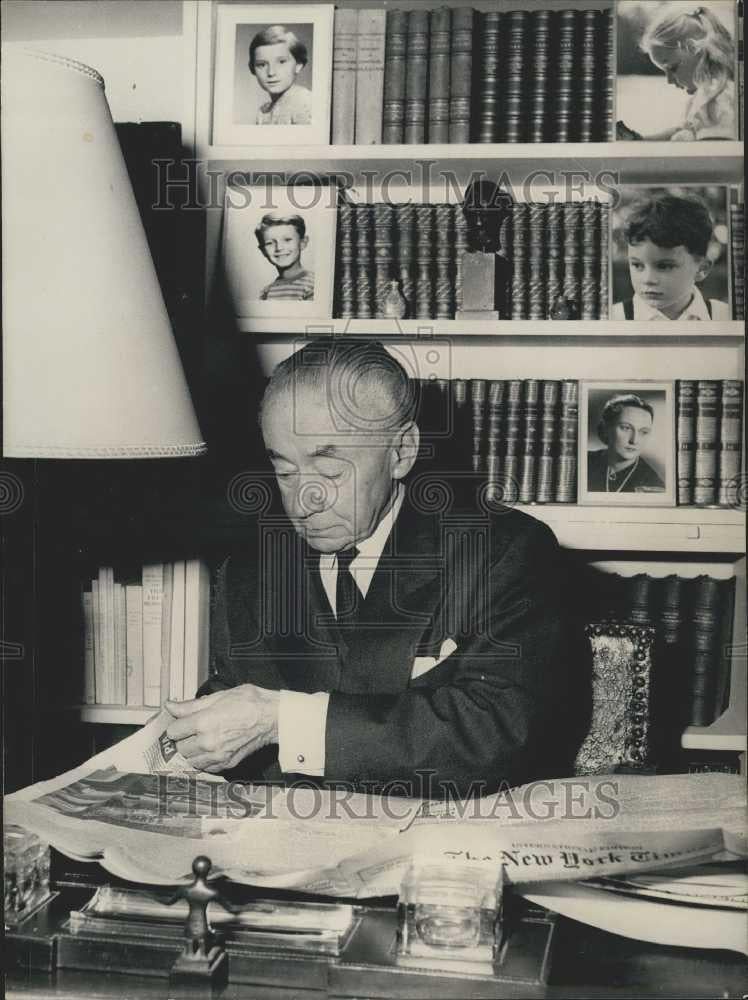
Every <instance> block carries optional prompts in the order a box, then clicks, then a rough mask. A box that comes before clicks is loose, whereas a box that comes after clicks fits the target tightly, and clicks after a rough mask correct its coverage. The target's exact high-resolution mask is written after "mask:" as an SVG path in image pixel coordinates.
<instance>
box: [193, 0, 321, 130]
mask: <svg viewBox="0 0 748 1000" xmlns="http://www.w3.org/2000/svg"><path fill="white" fill-rule="evenodd" d="M333 15H334V7H333V5H332V4H309V5H303V6H302V5H287V4H278V3H267V4H230V5H224V6H219V7H218V10H217V18H216V47H215V79H214V87H213V144H214V145H217V146H221V145H225V146H249V145H258V144H259V145H266V146H270V145H296V144H298V145H312V146H319V145H327V144H328V143H329V142H330V98H331V87H332V32H333Z"/></svg>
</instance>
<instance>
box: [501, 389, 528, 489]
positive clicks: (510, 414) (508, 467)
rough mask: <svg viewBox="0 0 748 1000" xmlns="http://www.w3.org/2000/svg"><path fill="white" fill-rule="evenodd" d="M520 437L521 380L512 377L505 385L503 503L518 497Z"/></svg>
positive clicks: (520, 456)
mask: <svg viewBox="0 0 748 1000" xmlns="http://www.w3.org/2000/svg"><path fill="white" fill-rule="evenodd" d="M522 439H523V435H522V380H521V379H518V378H512V379H509V380H508V381H507V385H506V417H505V424H504V466H503V469H502V477H501V478H502V486H503V490H504V502H505V503H516V502H517V500H518V499H519V485H520V476H521V474H522V465H521V461H522Z"/></svg>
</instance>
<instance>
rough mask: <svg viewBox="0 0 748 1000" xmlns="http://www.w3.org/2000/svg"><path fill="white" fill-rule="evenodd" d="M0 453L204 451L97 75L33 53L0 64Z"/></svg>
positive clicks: (25, 455) (170, 453)
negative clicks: (0, 217)
mask: <svg viewBox="0 0 748 1000" xmlns="http://www.w3.org/2000/svg"><path fill="white" fill-rule="evenodd" d="M2 83H3V88H2V90H3V93H2V109H3V114H2V154H3V157H2V184H3V191H2V207H3V390H4V401H3V450H4V453H5V456H6V457H9V458H149V457H153V458H156V457H162V456H179V455H198V454H201V453H202V452H203V451H204V450H205V445H204V443H203V441H202V439H201V434H200V428H199V426H198V423H197V419H196V417H195V413H194V410H193V407H192V401H191V399H190V395H189V391H188V388H187V383H186V381H185V377H184V372H183V370H182V365H181V361H180V359H179V354H178V351H177V347H176V344H175V342H174V337H173V334H172V329H171V324H170V321H169V317H168V314H167V312H166V307H165V305H164V300H163V296H162V294H161V289H160V287H159V283H158V279H157V278H156V272H155V270H154V266H153V261H152V259H151V254H150V251H149V249H148V243H147V241H146V236H145V232H144V230H143V225H142V223H141V220H140V215H139V213H138V207H137V204H136V202H135V197H134V195H133V192H132V188H131V186H130V180H129V178H128V175H127V169H126V167H125V163H124V160H123V157H122V152H121V150H120V147H119V143H118V141H117V135H116V132H115V130H114V125H113V123H112V118H111V114H110V112H109V107H108V105H107V102H106V98H105V96H104V81H103V80H102V78H101V77H100V76H99V74H98V73H97V72H96V71H95V70H92V69H90V68H89V67H87V66H84V65H82V64H81V63H76V62H73V61H72V60H70V59H66V58H63V57H60V56H54V55H50V54H47V53H42V52H28V51H21V52H9V53H5V54H4V57H3V62H2Z"/></svg>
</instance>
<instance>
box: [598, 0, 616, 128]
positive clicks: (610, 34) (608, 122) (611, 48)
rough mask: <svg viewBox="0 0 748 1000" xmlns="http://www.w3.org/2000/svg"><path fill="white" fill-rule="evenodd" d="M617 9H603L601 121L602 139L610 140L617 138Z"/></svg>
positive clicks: (601, 12)
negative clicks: (614, 26) (615, 19)
mask: <svg viewBox="0 0 748 1000" xmlns="http://www.w3.org/2000/svg"><path fill="white" fill-rule="evenodd" d="M615 16H616V15H615V11H613V10H601V11H600V20H601V21H602V25H603V27H602V32H603V36H604V39H605V55H604V66H603V75H602V84H603V104H602V121H601V136H600V138H601V140H602V141H603V142H610V141H612V140H614V139H615V137H616V132H615V107H616V44H615V31H614V30H613V24H614V18H615Z"/></svg>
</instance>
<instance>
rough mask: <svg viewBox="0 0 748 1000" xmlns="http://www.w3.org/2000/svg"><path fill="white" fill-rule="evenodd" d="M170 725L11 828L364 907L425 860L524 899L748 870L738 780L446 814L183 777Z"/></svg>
mask: <svg viewBox="0 0 748 1000" xmlns="http://www.w3.org/2000/svg"><path fill="white" fill-rule="evenodd" d="M170 721H171V718H170V716H168V715H167V714H166V713H161V714H160V715H159V716H157V717H156V718H154V719H153V720H152V721H151V722H150V723H149V724H148V725H147V726H145V727H144V729H142V730H141V731H140V732H138V733H136V734H135V735H134V736H132V737H129V738H128V739H127V740H124V741H123V742H122V743H120V744H118V745H117V746H115V747H112V748H111V749H110V750H108V751H105V752H104V753H103V754H99V755H97V756H96V757H93V758H92V759H91V760H90V761H88V762H87V764H85V765H83V766H82V767H80V768H77V769H76V770H75V771H71V772H68V773H67V774H64V775H61V776H60V777H59V778H56V779H54V780H53V781H47V782H41V783H39V784H37V785H33V786H31V787H29V788H26V789H23V790H22V791H20V792H16V793H14V794H13V795H10V796H8V797H7V798H6V800H5V819H6V822H10V823H17V824H18V825H20V826H25V827H27V828H28V829H30V830H32V831H33V832H34V833H37V834H38V835H39V836H40V837H41V838H43V839H44V840H46V841H48V842H49V843H51V844H53V845H54V846H55V847H57V848H58V849H59V850H61V851H62V852H63V853H66V854H70V855H71V856H74V857H75V858H77V859H82V858H88V859H91V860H97V861H100V862H101V864H102V865H103V866H104V867H105V868H107V869H108V870H109V871H110V872H112V873H113V874H115V875H118V876H120V877H122V878H125V879H128V880H130V881H134V882H144V883H150V884H153V885H167V884H168V885H173V884H176V883H180V882H186V881H191V879H192V860H193V858H194V857H195V856H196V855H197V854H207V855H208V856H209V857H210V858H211V861H212V863H213V872H214V873H215V874H224V875H226V876H228V877H230V878H231V879H233V880H235V881H237V882H243V883H248V884H252V885H257V886H263V887H274V888H293V889H299V890H303V891H306V892H313V893H317V894H320V895H328V896H329V895H337V896H351V897H357V898H365V897H368V896H378V895H387V894H392V893H397V891H398V889H399V886H400V882H401V880H402V876H403V874H404V872H405V869H406V868H407V867H408V865H409V864H411V863H412V862H413V860H416V861H418V860H423V861H426V862H429V863H433V862H437V863H441V864H445V863H446V864H459V865H464V864H468V865H471V866H475V867H483V868H485V869H490V870H493V871H495V870H496V869H498V868H499V867H500V866H502V865H503V867H504V871H505V875H506V879H507V881H508V882H512V883H515V884H524V883H532V882H538V881H547V880H548V879H549V878H552V879H558V880H565V881H575V880H580V879H584V878H589V877H590V876H592V875H594V876H595V877H598V878H599V877H601V876H606V877H611V876H615V877H617V878H621V877H623V876H627V875H631V874H637V875H638V874H641V873H643V872H648V871H651V870H655V869H661V868H662V867H663V865H668V866H671V867H673V866H680V867H683V866H685V865H691V864H694V863H696V862H703V861H706V860H712V859H714V858H718V857H719V858H724V857H727V858H733V859H734V858H744V857H746V856H748V848H747V846H746V837H745V831H744V821H745V788H744V786H743V782H742V780H741V778H740V777H738V776H735V775H725V774H705V775H667V776H662V777H652V776H644V775H642V776H636V775H608V776H600V777H594V778H586V779H578V778H577V779H558V780H554V781H542V782H537V783H535V784H533V785H526V786H522V787H521V788H516V789H508V790H507V791H505V792H502V793H501V794H497V795H493V796H488V797H486V798H483V799H475V800H470V801H468V802H460V801H454V800H453V801H451V802H446V803H444V804H441V803H434V802H430V801H423V802H421V801H420V800H413V799H403V798H399V797H397V796H391V797H389V798H386V797H382V796H366V795H360V794H353V793H352V792H351V791H350V790H347V789H329V790H328V789H318V788H310V787H309V786H308V785H304V786H303V787H294V786H291V787H289V788H279V787H270V786H252V785H240V784H237V783H229V782H225V781H223V780H222V779H216V778H215V777H214V776H212V775H209V774H205V773H197V772H194V771H193V772H191V773H190V774H186V773H184V772H177V771H175V770H174V769H175V768H176V767H179V766H180V765H181V766H184V765H185V763H186V762H184V761H182V760H181V759H180V758H179V755H178V754H176V753H175V752H174V748H173V747H170V746H169V744H168V741H166V740H165V730H166V728H167V726H168V724H169V722H170ZM153 771H156V772H157V773H150V772H153ZM589 891H593V890H592V889H589ZM595 891H597V892H599V890H595Z"/></svg>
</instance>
